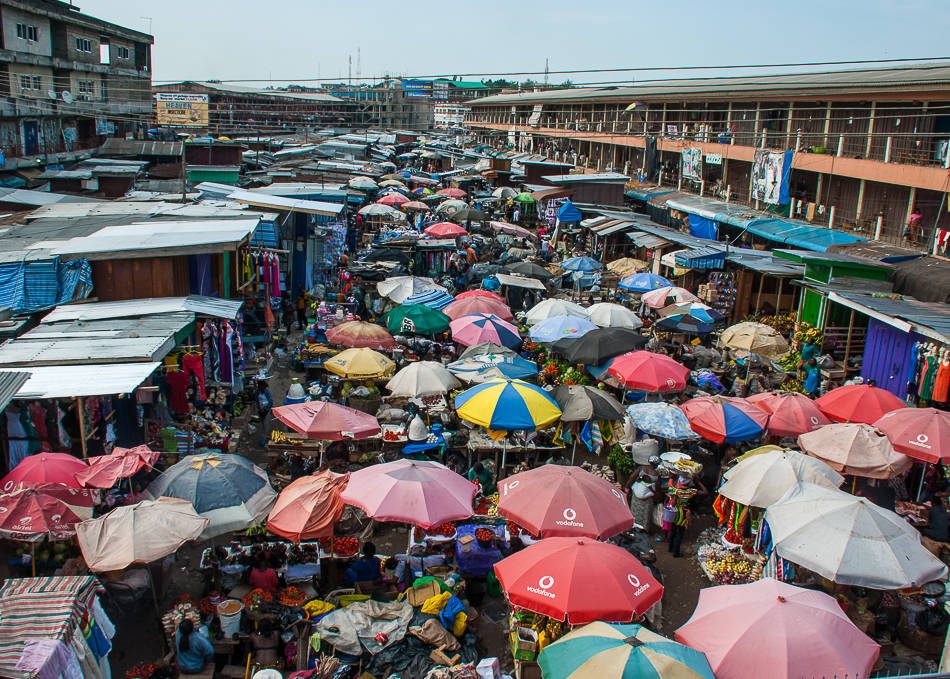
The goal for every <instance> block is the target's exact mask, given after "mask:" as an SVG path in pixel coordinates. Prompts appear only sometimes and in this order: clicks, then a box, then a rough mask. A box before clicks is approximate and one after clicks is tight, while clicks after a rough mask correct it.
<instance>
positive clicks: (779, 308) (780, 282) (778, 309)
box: [775, 276, 785, 315]
mask: <svg viewBox="0 0 950 679" xmlns="http://www.w3.org/2000/svg"><path fill="white" fill-rule="evenodd" d="M776 278H778V292H777V293H775V313H776V315H778V314H780V313H782V285H783V284H784V283H785V279H784V278H782V277H781V276H776Z"/></svg>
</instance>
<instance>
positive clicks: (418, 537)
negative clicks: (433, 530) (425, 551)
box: [412, 526, 426, 542]
mask: <svg viewBox="0 0 950 679" xmlns="http://www.w3.org/2000/svg"><path fill="white" fill-rule="evenodd" d="M425 536H426V532H425V530H423V529H422V528H420V527H419V526H414V527H413V529H412V541H413V542H422V541H423V540H424V539H425Z"/></svg>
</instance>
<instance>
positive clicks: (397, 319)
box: [386, 304, 452, 335]
mask: <svg viewBox="0 0 950 679" xmlns="http://www.w3.org/2000/svg"><path fill="white" fill-rule="evenodd" d="M451 320H452V319H451V318H449V317H448V316H446V315H445V314H444V313H442V312H441V311H439V310H438V309H433V308H431V307H427V306H426V305H425V304H400V305H399V306H397V307H396V308H395V309H392V310H390V312H389V313H388V314H386V327H387V328H388V329H389V332H391V333H393V334H394V335H405V334H413V333H414V334H417V335H436V334H438V333H440V332H445V331H446V330H448V329H449V322H450V321H451Z"/></svg>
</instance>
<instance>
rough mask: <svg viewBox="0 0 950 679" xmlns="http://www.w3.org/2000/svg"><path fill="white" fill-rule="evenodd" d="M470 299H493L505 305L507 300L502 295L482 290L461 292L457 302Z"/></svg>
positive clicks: (457, 296) (456, 298)
mask: <svg viewBox="0 0 950 679" xmlns="http://www.w3.org/2000/svg"><path fill="white" fill-rule="evenodd" d="M469 297H484V298H485V299H493V300H495V301H497V302H501V303H502V304H504V303H505V300H504V299H503V298H502V296H501V295H498V294H496V293H494V292H491V291H490V290H484V289H482V288H477V289H475V290H466V291H465V292H461V293H459V294H457V295H456V296H455V300H456V301H458V300H460V299H468V298H469Z"/></svg>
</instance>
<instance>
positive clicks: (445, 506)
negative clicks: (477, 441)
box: [341, 459, 477, 528]
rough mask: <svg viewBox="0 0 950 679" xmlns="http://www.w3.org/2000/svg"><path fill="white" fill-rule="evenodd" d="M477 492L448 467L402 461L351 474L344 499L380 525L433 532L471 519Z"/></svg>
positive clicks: (416, 461) (424, 462)
mask: <svg viewBox="0 0 950 679" xmlns="http://www.w3.org/2000/svg"><path fill="white" fill-rule="evenodd" d="M476 492H477V489H476V487H475V484H474V483H472V482H471V481H469V480H468V479H465V478H463V477H462V476H459V475H458V474H456V473H455V472H453V471H452V470H451V469H449V468H448V467H446V466H445V465H442V464H439V463H438V462H428V461H419V460H406V459H403V460H396V461H395V462H386V463H384V464H375V465H373V466H371V467H365V468H363V469H360V470H359V471H355V472H353V473H351V474H350V481H349V483H348V484H347V486H346V490H344V491H343V493H342V495H341V497H342V498H343V501H344V502H345V503H346V504H349V505H353V506H354V507H359V508H360V509H362V510H363V511H364V512H366V514H367V515H368V516H370V517H372V518H374V519H376V520H377V521H400V522H402V523H410V524H412V525H414V526H421V527H422V528H431V527H432V526H438V525H439V524H440V523H445V522H446V521H457V520H459V519H467V518H469V517H470V516H472V514H474V510H473V508H472V500H474V499H475V494H476Z"/></svg>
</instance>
